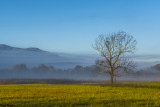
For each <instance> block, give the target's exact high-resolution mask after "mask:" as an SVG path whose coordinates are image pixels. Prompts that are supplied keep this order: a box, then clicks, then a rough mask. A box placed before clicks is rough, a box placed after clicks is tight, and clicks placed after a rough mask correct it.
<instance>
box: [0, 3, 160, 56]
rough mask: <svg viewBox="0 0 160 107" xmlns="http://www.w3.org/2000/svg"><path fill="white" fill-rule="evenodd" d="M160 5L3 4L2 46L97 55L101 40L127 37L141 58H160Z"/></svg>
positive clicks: (0, 11) (0, 13)
mask: <svg viewBox="0 0 160 107" xmlns="http://www.w3.org/2000/svg"><path fill="white" fill-rule="evenodd" d="M159 28H160V0H0V44H7V45H11V46H17V47H22V48H25V47H39V48H41V49H44V50H47V51H52V52H65V53H77V54H94V53H95V52H96V51H94V50H93V48H92V44H94V40H95V39H96V38H97V37H98V35H100V34H107V33H110V32H117V31H120V30H123V31H126V32H128V33H130V34H131V35H133V36H134V37H135V38H136V40H137V42H138V44H137V52H136V53H137V54H160V49H159V46H160V29H159Z"/></svg>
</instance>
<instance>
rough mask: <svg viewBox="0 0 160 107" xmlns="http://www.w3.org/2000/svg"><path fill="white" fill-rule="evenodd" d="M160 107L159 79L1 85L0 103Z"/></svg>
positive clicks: (36, 106) (44, 106)
mask: <svg viewBox="0 0 160 107" xmlns="http://www.w3.org/2000/svg"><path fill="white" fill-rule="evenodd" d="M1 106H4V107H8V106H9V107H12V106H15V107H23V106H26V107H54V106H55V107H71V106H73V107H75V106H79V107H82V106H89V107H112V106H113V107H121V106H123V107H124V106H126V107H128V106H129V107H137V106H142V107H144V106H148V107H152V106H153V107H159V106H160V82H144V83H143V82H137V83H118V84H116V85H109V84H77V85H73V84H72V85H68V84H67V85H53V84H20V85H0V107H1Z"/></svg>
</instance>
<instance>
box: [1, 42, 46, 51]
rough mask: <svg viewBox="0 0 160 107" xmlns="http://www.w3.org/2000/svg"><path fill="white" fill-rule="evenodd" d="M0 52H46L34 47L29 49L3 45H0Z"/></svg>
mask: <svg viewBox="0 0 160 107" xmlns="http://www.w3.org/2000/svg"><path fill="white" fill-rule="evenodd" d="M0 50H28V51H35V52H46V51H44V50H41V49H39V48H35V47H30V48H17V47H12V46H8V45H4V44H0Z"/></svg>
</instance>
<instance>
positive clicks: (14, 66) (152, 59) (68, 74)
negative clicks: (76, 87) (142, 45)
mask: <svg viewBox="0 0 160 107" xmlns="http://www.w3.org/2000/svg"><path fill="white" fill-rule="evenodd" d="M98 57H99V56H98V55H96V54H95V55H75V54H65V53H52V52H47V51H43V50H40V49H38V48H26V49H25V48H16V47H11V46H7V45H0V60H1V61H0V79H17V78H18V79H76V80H109V79H110V77H109V75H107V74H105V75H104V74H99V73H98V72H97V70H96V69H95V66H94V64H95V60H96V59H97V58H98ZM132 58H133V60H134V61H135V62H136V64H137V69H135V71H134V72H131V73H128V74H126V75H124V76H121V77H117V78H116V80H128V81H130V80H131V81H157V80H159V77H160V66H158V67H157V66H154V65H156V64H160V62H159V61H156V59H158V58H159V55H156V56H154V55H135V56H134V57H132ZM146 59H147V60H146ZM77 65H79V66H77Z"/></svg>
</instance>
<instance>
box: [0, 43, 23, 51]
mask: <svg viewBox="0 0 160 107" xmlns="http://www.w3.org/2000/svg"><path fill="white" fill-rule="evenodd" d="M13 49H21V48H16V47H11V46H8V45H4V44H0V50H13Z"/></svg>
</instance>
